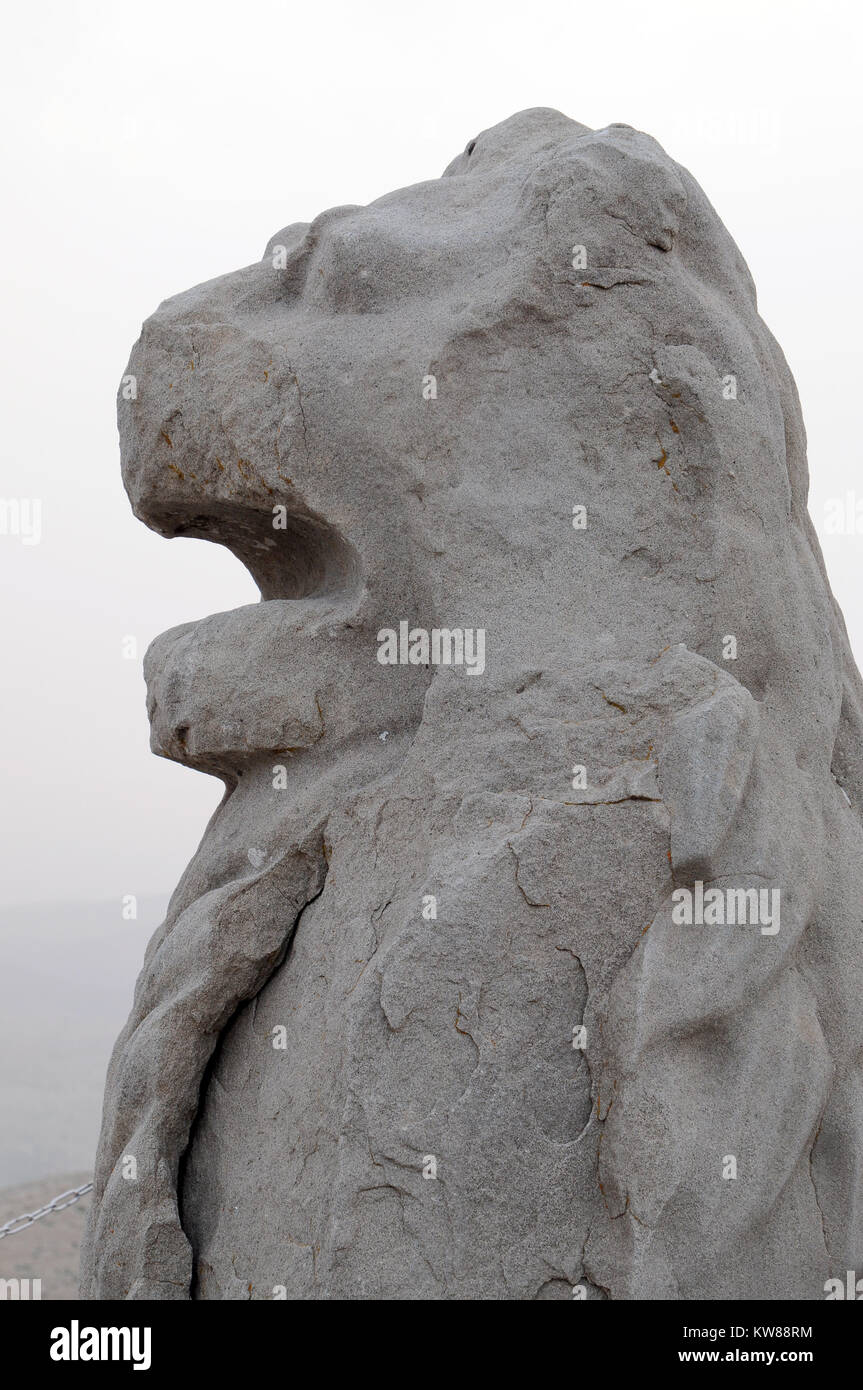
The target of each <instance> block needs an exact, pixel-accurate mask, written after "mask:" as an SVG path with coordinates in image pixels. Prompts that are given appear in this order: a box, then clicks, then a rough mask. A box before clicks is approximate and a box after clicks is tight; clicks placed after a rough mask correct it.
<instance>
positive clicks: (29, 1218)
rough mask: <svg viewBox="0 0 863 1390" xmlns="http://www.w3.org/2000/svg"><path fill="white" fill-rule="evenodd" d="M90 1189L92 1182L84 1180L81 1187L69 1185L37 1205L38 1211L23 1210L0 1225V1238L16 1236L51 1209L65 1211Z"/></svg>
mask: <svg viewBox="0 0 863 1390" xmlns="http://www.w3.org/2000/svg"><path fill="white" fill-rule="evenodd" d="M92 1190H93V1184H92V1183H91V1182H85V1183H84V1186H83V1187H70V1189H69V1191H68V1192H61V1193H60V1195H59V1196H58V1197H55V1198H54V1199H53V1200H52V1201H50V1202H49V1203H48V1205H47V1206H44V1207H39V1209H38V1211H30V1212H25V1213H24V1215H23V1216H16V1217H14V1218H13V1219H12V1220H11V1221H7V1222H6V1225H5V1226H0V1240H2V1239H3V1237H4V1236H17V1234H18V1232H19V1231H26V1229H27V1227H28V1226H32V1225H33V1222H34V1221H40V1220H41V1219H42V1217H43V1216H49V1215H50V1213H51V1212H52V1211H65V1209H66V1207H71V1206H72V1205H73V1204H74V1203H75V1202H77V1201H78V1200H79V1198H81V1197H83V1196H84V1194H85V1193H87V1192H91V1191H92ZM64 1199H68V1200H64Z"/></svg>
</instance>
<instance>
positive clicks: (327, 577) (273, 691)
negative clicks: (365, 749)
mask: <svg viewBox="0 0 863 1390" xmlns="http://www.w3.org/2000/svg"><path fill="white" fill-rule="evenodd" d="M148 522H149V524H150V525H151V526H152V527H153V528H154V529H156V530H158V531H159V533H160V534H162V535H164V536H168V537H175V536H190V537H194V538H196V539H202V540H209V541H214V542H215V543H216V544H218V545H223V546H225V547H226V548H227V549H228V550H230V551H231V552H232V553H233V554H234V555H235V556H236V557H237V559H238V560H240V562H241V563H242V564H243V565H244V566H245V567H246V569H247V570H248V572H249V574H250V575H251V576H252V578H253V579H254V581H255V583H256V584H257V586H258V588H259V590H260V594H261V602H260V603H253V604H248V605H245V606H242V607H240V608H236V609H232V610H230V611H228V612H223V613H215V614H212V615H210V616H209V617H206V618H202V619H201V620H200V621H198V622H194V623H186V624H184V625H182V626H180V627H175V628H172V629H170V630H169V631H168V632H165V633H162V634H161V636H159V637H157V638H156V639H155V641H154V642H153V643H152V644H151V646H150V648H149V650H148V652H147V655H146V657H145V660H144V676H145V679H146V682H147V712H148V715H149V718H150V728H151V747H152V749H153V751H154V752H155V753H158V754H160V755H161V756H162V757H166V758H170V759H172V760H173V761H176V762H181V763H184V764H185V765H187V766H190V767H195V768H198V769H199V770H201V771H205V772H211V773H213V774H215V775H218V776H222V777H226V778H228V779H229V780H230V779H232V778H233V777H234V776H235V775H236V774H237V773H238V772H240V771H241V770H242V768H243V767H244V766H246V765H247V764H248V763H249V762H250V761H252V760H254V759H255V758H257V757H259V756H260V755H261V754H264V753H270V752H281V751H283V750H290V751H291V752H294V751H296V750H299V749H303V748H309V747H311V746H312V745H314V744H315V743H317V742H318V741H319V740H320V739H321V738H322V736H323V730H324V715H323V711H322V708H321V700H320V686H321V683H322V673H323V672H325V671H326V670H327V669H328V668H329V666H330V665H332V666H333V667H334V668H335V669H334V674H335V675H336V676H338V673H339V670H341V672H342V678H344V668H343V657H342V654H341V651H340V648H339V642H338V636H339V633H340V632H341V631H343V628H344V624H345V621H346V619H350V618H351V617H352V616H353V615H354V614H355V612H356V610H357V608H358V606H359V603H360V601H361V598H362V594H363V592H364V590H363V583H362V574H361V566H360V560H359V556H358V555H357V553H356V551H355V550H354V548H353V546H352V545H351V544H350V542H348V541H347V540H346V539H345V537H344V536H343V535H342V534H341V533H340V532H339V531H338V529H337V528H336V527H334V526H333V525H331V524H330V523H329V522H328V521H327V520H326V519H325V518H323V517H321V516H318V515H314V514H312V513H311V512H302V511H299V510H293V511H289V510H288V509H287V508H286V507H285V506H284V505H277V504H274V505H273V506H272V507H271V508H269V509H265V508H257V507H255V506H253V505H249V504H241V503H234V502H230V501H221V500H211V501H208V503H207V504H206V510H205V511H204V510H197V509H195V508H194V505H193V504H190V505H189V506H188V507H187V508H183V507H178V506H177V504H176V502H173V503H172V505H171V508H170V511H167V509H166V511H165V512H164V513H162V514H161V515H160V514H158V513H155V514H154V513H152V512H151V513H150V515H149V517H148ZM339 663H341V665H339ZM316 671H317V672H318V679H317V680H316V678H315V672H316ZM331 674H333V673H331Z"/></svg>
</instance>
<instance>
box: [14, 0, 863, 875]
mask: <svg viewBox="0 0 863 1390" xmlns="http://www.w3.org/2000/svg"><path fill="white" fill-rule="evenodd" d="M859 13H860V6H859V5H858V4H857V3H856V0H848V3H835V0H822V3H818V4H798V3H793V0H792V2H791V3H789V0H760V2H759V0H744V3H738V0H729V2H728V3H723V4H715V3H704V2H703V0H663V3H662V4H661V5H650V4H645V3H643V0H638V2H637V3H636V0H616V3H615V5H614V6H613V7H611V9H607V10H605V11H603V10H602V9H601V8H599V9H597V7H595V6H594V7H589V6H586V5H578V4H572V3H568V2H567V3H560V4H556V3H544V0H533V3H531V4H524V3H519V4H517V5H512V4H506V3H498V4H492V3H487V0H479V2H478V3H470V0H462V2H461V3H452V0H436V3H435V4H433V5H428V6H408V5H405V4H404V2H403V0H398V2H397V3H383V4H381V3H374V0H370V3H367V4H362V5H360V4H356V3H353V2H352V3H346V4H341V3H327V0H322V2H321V3H318V4H314V5H299V4H296V5H294V4H289V3H276V2H275V0H267V2H266V3H255V2H254V0H249V2H248V3H243V4H224V3H220V0H206V2H205V3H204V2H203V0H189V2H187V0H170V3H168V2H167V0H148V3H147V4H146V5H118V4H116V3H115V0H114V2H113V3H100V2H99V0H96V2H95V3H81V4H75V3H69V0H42V3H40V4H39V5H38V6H36V5H29V6H17V7H15V8H14V9H12V8H10V9H9V10H8V11H7V14H6V16H5V19H4V23H3V31H4V33H3V38H4V49H5V52H6V61H5V65H4V79H3V84H2V89H0V108H2V123H3V130H4V134H5V137H6V149H5V152H4V154H3V166H4V167H3V170H2V174H3V178H2V187H3V189H4V192H5V194H6V213H5V216H4V219H3V223H2V231H0V235H2V238H3V242H4V246H3V255H2V263H0V264H2V270H0V274H2V295H3V316H2V323H3V329H2V386H3V391H4V395H5V401H4V407H3V429H2V435H0V498H6V499H9V498H39V499H41V501H42V507H43V535H42V539H41V542H40V544H38V545H32V546H26V545H23V544H22V543H21V540H20V538H18V537H14V536H9V535H7V536H0V568H2V594H3V679H2V712H0V714H2V717H0V737H2V741H3V749H2V754H3V769H4V774H5V776H4V796H3V798H2V803H3V804H2V845H3V851H4V855H3V859H4V864H3V892H4V897H5V901H6V902H7V903H15V902H25V901H27V902H33V901H40V900H51V899H72V900H76V899H80V900H84V899H93V898H100V897H109V896H113V895H117V896H118V897H119V896H120V895H122V894H126V893H135V894H139V895H145V894H148V893H159V892H163V891H166V890H168V889H170V888H171V887H172V886H173V885H174V883H175V882H176V880H177V878H178V877H179V874H180V872H181V871H182V868H183V867H184V865H185V864H186V862H187V861H188V859H189V858H190V856H191V854H192V852H193V851H194V848H195V846H196V844H197V842H198V840H199V838H200V836H201V834H202V832H203V829H204V825H205V822H206V820H207V817H208V815H209V814H210V812H211V810H212V809H213V807H214V805H215V804H216V802H217V800H218V798H219V795H220V792H221V784H220V783H217V782H215V781H214V780H213V779H210V778H206V777H202V776H200V775H197V774H195V773H192V772H189V771H187V770H185V769H182V768H179V767H175V766H173V765H172V764H170V763H167V762H164V761H162V760H160V759H155V758H153V757H152V756H151V755H150V753H149V751H148V728H147V720H146V714H145V709H144V688H143V681H142V677H141V664H140V655H142V654H143V651H144V649H145V647H146V645H147V643H148V642H149V641H150V639H151V638H152V637H153V636H155V634H156V633H158V632H160V631H162V630H164V629H165V628H167V627H172V626H174V625H176V624H177V623H180V622H185V621H188V620H189V619H193V618H197V617H201V616H203V615H204V614H206V613H211V612H216V611H219V610H221V609H226V608H233V607H236V606H237V605H238V604H240V603H244V602H249V601H252V600H254V599H255V598H256V597H257V590H256V589H255V587H254V585H253V584H252V581H251V579H250V578H249V577H248V576H247V575H246V573H245V571H244V570H243V569H242V567H241V565H240V564H239V562H238V561H237V560H235V559H234V557H233V556H232V555H230V554H229V553H228V552H227V551H225V550H222V549H220V548H219V547H216V546H212V545H208V544H206V543H205V542H201V541H190V540H177V541H173V542H167V541H164V540H161V539H160V538H159V537H157V536H155V535H153V534H152V533H151V532H149V531H147V530H146V529H145V528H144V527H143V526H142V525H140V523H138V522H136V521H135V520H134V518H133V517H132V514H131V512H130V510H129V508H128V504H127V502H126V498H125V495H124V493H123V490H122V486H121V483H120V475H119V461H118V449H117V438H116V429H115V423H114V395H115V391H116V387H117V383H118V381H119V378H120V376H121V374H122V371H123V367H124V365H125V362H126V359H127V356H128V352H129V349H130V347H131V345H132V343H133V341H134V340H135V338H136V337H137V335H138V332H139V328H140V324H141V321H142V320H143V319H144V318H145V317H146V316H147V314H149V313H150V312H151V311H152V309H153V308H154V307H155V305H156V304H157V303H158V302H159V301H160V300H161V299H163V298H166V297H167V296H168V295H170V294H173V293H176V292H177V291H179V290H182V289H185V288H186V287H188V286H190V285H192V284H195V283H197V282H199V281H202V280H207V279H209V278H211V277H212V276H214V275H218V274H221V273H223V272H225V271H228V270H232V269H234V268H236V267H238V266H241V265H244V264H247V263H249V262H250V261H253V260H256V259H257V258H258V257H259V256H260V255H261V253H262V251H263V249H264V245H265V243H266V240H267V237H268V236H269V235H270V234H271V233H272V232H274V231H276V230H277V229H278V228H280V227H282V226H284V225H285V224H287V223H289V222H293V221H298V220H309V219H311V218H312V217H313V216H314V215H315V214H316V213H318V212H320V211H321V210H323V209H324V208H326V207H329V206H332V205H335V204H339V203H365V202H368V201H369V200H370V199H372V198H375V197H377V196H379V195H380V194H382V193H386V192H388V191H389V190H391V189H393V188H397V187H399V186H401V185H403V184H406V183H414V182H417V181H419V180H421V179H424V178H429V177H434V176H437V175H438V174H440V173H441V171H442V170H443V168H444V166H445V165H446V164H447V163H448V162H449V160H450V159H451V158H452V157H453V156H454V155H455V154H457V153H458V152H459V151H460V150H461V149H462V148H463V147H464V145H465V144H466V143H467V141H468V139H470V137H471V136H473V135H475V134H477V132H478V131H479V130H481V129H483V128H484V127H486V126H489V125H492V124H494V123H495V122H497V121H499V120H502V119H504V118H505V117H506V116H508V115H510V114H511V113H512V112H514V111H517V110H519V109H521V108H523V107H527V106H539V105H542V106H556V107H559V108H560V109H561V110H563V111H565V112H566V113H567V115H570V116H572V117H573V118H574V119H576V120H578V121H581V122H584V123H585V124H588V125H591V126H597V127H598V126H604V125H607V124H608V123H610V122H612V121H625V122H628V123H629V124H631V125H634V126H638V127H640V128H641V129H644V130H647V131H649V132H650V133H651V134H652V135H654V136H656V137H657V139H659V140H660V141H661V143H662V144H663V145H665V147H666V148H667V149H668V151H669V152H670V153H671V154H672V155H673V156H674V157H675V158H676V159H679V160H680V161H681V162H682V163H684V164H686V165H687V166H688V167H689V168H690V169H691V170H692V172H693V174H694V175H695V177H696V178H697V179H698V180H699V182H700V183H701V184H702V186H703V187H704V189H705V190H706V192H707V194H708V196H709V197H710V198H711V199H712V201H713V203H714V204H715V206H716V207H717V209H718V211H719V213H720V215H721V216H722V218H723V219H724V221H725V223H726V225H727V226H728V228H729V230H730V231H731V233H732V235H733V236H734V237H735V239H736V240H737V242H738V244H739V246H740V247H741V249H742V251H743V254H744V256H745V258H746V260H747V261H748V263H749V266H750V269H751V270H752V273H753V275H754V277H755V281H756V284H757V286H758V291H759V302H760V307H761V312H762V314H763V316H764V318H765V319H766V321H767V323H768V324H769V325H770V327H771V329H772V330H773V332H774V333H775V334H776V336H777V337H778V339H779V341H780V343H781V344H782V346H783V348H784V350H785V353H786V355H787V357H788V359H789V362H790V364H791V368H792V371H793V372H794V374H795V376H796V379H797V384H798V388H799V390H800V395H801V399H802V402H803V410H804V416H805V419H806V424H807V428H808V432H809V446H810V447H809V461H810V469H811V473H812V493H811V498H810V510H811V512H812V515H813V519H814V520H815V523H816V526H817V527H818V530H819V534H820V535H821V537H822V543H823V545H824V549H825V554H826V558H827V564H828V569H829V572H830V576H831V581H832V584H833V588H834V591H835V593H836V594H837V597H838V598H839V601H840V603H841V605H842V607H843V609H844V611H845V616H846V621H847V623H848V627H849V631H850V634H851V639H852V643H853V644H854V647H855V650H856V653H857V657H858V661H859V660H860V658H861V656H863V594H861V588H860V584H859V576H860V565H861V541H863V537H861V536H860V535H854V534H851V535H848V534H845V535H827V534H825V525H824V515H825V504H826V502H827V501H828V499H830V498H831V497H837V496H844V495H845V494H846V492H847V491H849V490H852V491H853V490H854V489H858V490H859V494H860V497H861V499H863V481H858V474H859V463H860V453H861V449H860V443H859V411H860V396H861V390H860V382H861V370H863V360H861V346H860V337H859V329H858V323H859V320H860V317H861V314H860V308H861V303H860V300H861V294H860V273H859V264H860V261H859V245H860V212H861V199H860V186H861V177H860V176H861V161H863V139H861V120H863V116H861V101H860V73H859V70H860V53H861V43H860V39H861V21H860V18H859ZM126 634H133V635H134V636H135V637H136V638H137V641H138V649H139V659H138V660H137V661H134V662H133V661H127V660H124V659H123V657H122V655H121V640H122V638H123V637H124V635H126Z"/></svg>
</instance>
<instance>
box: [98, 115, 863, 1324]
mask: <svg viewBox="0 0 863 1390" xmlns="http://www.w3.org/2000/svg"><path fill="white" fill-rule="evenodd" d="M119 419H120V435H121V444H122V462H123V476H124V480H125V485H126V488H127V491H128V493H129V497H130V499H131V503H132V506H133V508H134V511H135V514H136V515H137V516H138V517H139V518H140V519H141V520H142V521H143V522H145V523H146V524H147V525H148V526H150V527H152V528H153V529H154V530H156V531H158V532H159V533H160V534H162V535H164V536H194V537H204V538H206V539H209V540H212V541H215V542H216V543H218V544H220V545H224V546H227V547H228V548H229V549H230V550H231V551H233V553H234V554H235V555H236V556H237V557H238V558H239V559H240V560H241V561H242V562H243V563H244V564H245V565H246V566H247V567H248V569H249V571H250V572H251V574H252V576H253V577H254V579H255V580H256V581H257V583H258V585H259V587H260V591H261V600H262V601H261V602H260V603H258V604H253V605H250V606H246V607H242V608H240V609H238V610H236V611H235V612H231V613H220V614H217V615H214V616H212V617H209V618H205V619H204V620H203V621H201V622H197V623H189V624H186V625H184V626H182V627H178V628H175V629H173V630H172V631H170V632H167V633H165V634H164V635H163V636H161V637H159V638H158V639H157V640H156V641H155V642H154V643H153V645H152V646H151V648H150V650H149V652H148V653H147V657H146V660H145V676H146V681H147V690H148V696H147V702H148V710H149V715H150V722H151V727H152V747H153V750H154V752H156V753H158V754H159V755H161V756H163V757H167V758H172V759H174V760H175V761H177V762H180V763H183V764H185V765H186V766H188V767H190V768H195V769H197V770H199V771H201V772H205V773H208V774H210V775H212V776H215V777H218V778H221V779H222V781H223V782H224V784H225V794H224V798H223V800H222V802H221V805H220V806H219V808H218V810H217V811H216V813H215V814H214V816H213V818H212V820H211V821H210V824H209V825H208V827H207V829H206V832H205V834H204V838H203V840H202V842H201V845H200V848H199V849H198V851H197V853H196V855H195V857H194V859H193V860H192V862H191V864H190V865H189V867H188V869H187V870H186V872H185V874H184V876H183V878H182V880H181V882H180V883H179V885H178V887H177V889H176V891H175V893H174V895H173V898H172V900H171V904H170V909H169V912H168V916H167V918H166V921H165V923H164V925H163V926H162V927H161V928H160V930H159V931H158V932H157V933H156V935H155V937H154V938H153V940H152V942H151V943H150V946H149V948H148V951H147V954H146V958H145V961H144V965H143V969H142V971H141V975H140V978H139V980H138V983H137V987H136V991H135V999H134V1004H133V1007H132V1012H131V1015H130V1017H129V1021H128V1023H127V1025H126V1027H125V1029H124V1031H123V1033H122V1035H121V1037H120V1038H119V1040H118V1042H117V1044H116V1047H115V1050H114V1055H113V1058H112V1061H111V1065H110V1070H109V1074H108V1079H107V1089H106V1098H105V1108H104V1119H103V1128H102V1135H101V1141H100V1146H99V1153H98V1163H97V1172H96V1178H95V1183H96V1190H95V1193H94V1203H93V1208H92V1212H91V1216H90V1223H89V1229H88V1233H87V1238H86V1241H85V1247H84V1252H83V1266H82V1268H83V1290H84V1292H85V1294H86V1295H87V1296H89V1297H93V1298H103V1299H116V1298H128V1299H190V1298H195V1299H248V1298H252V1299H273V1298H276V1299H278V1298H287V1299H466V1300H485V1299H492V1300H493V1299H519V1300H523V1299H526V1300H530V1299H554V1298H572V1297H586V1298H588V1299H601V1298H611V1299H623V1300H626V1299H677V1298H682V1299H706V1298H723V1299H735V1298H774V1297H783V1298H794V1299H820V1298H823V1297H824V1289H825V1283H826V1281H829V1280H830V1279H831V1278H833V1277H834V1276H837V1275H838V1276H840V1277H843V1278H844V1275H845V1271H846V1269H857V1270H860V1272H861V1274H863V1197H861V1174H863V1170H861V1166H860V1160H859V1153H860V1151H861V1140H863V1135H861V1129H863V1087H861V1048H863V1012H861V1009H860V1002H859V1001H860V995H861V989H863V935H861V924H860V902H861V895H863V836H861V820H860V806H861V792H863V766H861V708H863V706H861V683H860V677H859V675H858V673H857V670H856V668H855V665H854V662H853V659H852V657H851V655H850V651H849V646H848V641H847V637H846V634H845V628H844V624H843V621H842V617H841V614H840V612H839V610H838V608H837V605H836V603H835V601H834V599H833V597H832V595H831V592H830V588H829V585H828V582H827V578H826V575H825V570H824V565H823V562H822V559H821V555H820V551H819V547H818V543H817V540H816V538H815V534H814V531H813V528H812V525H811V523H810V520H809V517H808V515H807V510H806V496H807V485H808V477H807V464H806V456H805V436H804V430H803V424H802V421H801V415H800V408H799V404H798V400H797V396H796V392H795V388H794V383H793V381H792V378H791V375H790V373H789V370H788V367H787V365H786V363H785V360H784V358H783V356H782V353H781V351H780V350H779V348H778V346H777V344H776V343H775V342H774V340H773V338H772V337H771V335H770V333H769V332H768V330H767V329H766V327H765V326H764V324H763V323H762V321H761V319H760V318H759V316H758V312H757V309H756V300H755V291H754V288H753V284H752V281H751V279H750V276H749V274H748V272H747V269H746V266H745V265H744V263H743V260H742V258H741V255H740V253H739V251H738V250H737V248H736V246H735V245H734V243H733V241H732V240H731V238H730V237H729V235H728V233H727V232H726V231H725V229H724V227H723V226H722V224H721V222H720V221H719V219H718V217H717V215H716V213H715V212H714V210H713V208H712V207H711V205H710V203H709V202H708V200H707V198H706V197H705V196H704V194H703V193H702V191H701V190H700V188H699V187H698V186H697V184H696V183H695V182H694V180H693V179H692V177H691V176H690V175H689V174H688V173H687V172H686V170H684V169H682V168H681V167H680V166H679V165H678V164H676V163H675V162H674V161H673V160H672V159H670V158H669V157H668V156H667V155H666V154H665V153H664V152H663V150H662V149H661V148H660V147H659V146H658V145H657V144H656V142H655V141H654V140H652V139H651V138H649V137H648V136H646V135H644V134H641V133H639V132H637V131H635V130H633V129H631V128H630V127H628V126H624V125H611V126H608V127H607V128H606V129H603V130H590V129H588V128H586V127H585V126H582V125H579V124H577V123H575V122H574V121H571V120H569V119H568V118H566V117H565V116H563V115H561V114H560V113H559V112H556V111H551V110H545V109H539V110H530V111H524V112H521V113H520V114H518V115H516V116H513V117H512V118H511V119H509V120H506V121H504V122H503V123H502V124H500V125H497V126H494V127H493V128H491V129H489V130H487V131H484V132H483V133H482V134H481V135H479V136H478V137H477V138H476V139H475V140H471V141H470V143H469V144H468V146H467V148H466V149H465V151H464V153H463V154H461V155H459V156H458V157H457V158H456V159H455V160H454V161H453V162H452V163H451V164H450V165H449V167H448V168H447V169H446V171H445V172H444V175H443V176H442V177H441V178H440V179H434V180H431V181H429V182H426V183H421V184H418V185H416V186H414V187H411V188H407V189H403V190H401V191H399V192H396V193H391V194H389V195H387V196H386V197H383V198H380V199H378V200H377V201H376V202H373V203H371V204H370V205H369V206H368V207H362V208H360V207H337V208H333V209H330V210H329V211H328V212H325V213H323V214H322V215H321V216H320V217H318V218H316V219H315V221H313V222H312V223H311V224H309V225H306V224H294V225H292V226H289V227H286V228H284V229H283V230H282V231H280V232H278V233H277V234H276V236H275V237H273V238H272V240H271V242H270V243H269V244H268V246H267V248H266V251H265V253H264V256H263V258H262V259H261V260H260V261H257V262H256V263H255V264H253V265H251V266H248V267H247V268H245V269H243V270H239V271H236V272H235V273H233V274H228V275H225V276H223V277H221V278H219V279H217V280H213V281H210V282H209V283H208V284H205V285H201V286H198V287H197V288H195V289H192V290H189V291H188V292H186V293H185V294H181V295H178V296H177V297H176V298H173V299H169V300H167V301H165V303H163V304H162V305H161V306H160V307H159V309H158V310H157V311H156V313H155V314H154V315H153V316H152V317H151V318H150V319H148V321H147V322H146V323H145V325H144V328H143V331H142V334H141V337H140V339H139V341H138V342H137V344H136V345H135V347H134V349H133V352H132V357H131V361H130V365H129V367H128V369H127V374H126V376H125V377H124V385H123V388H122V390H121V393H120V400H119ZM759 914H760V915H759Z"/></svg>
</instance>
